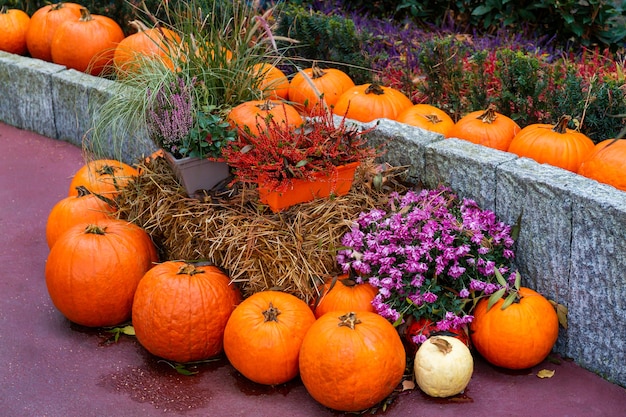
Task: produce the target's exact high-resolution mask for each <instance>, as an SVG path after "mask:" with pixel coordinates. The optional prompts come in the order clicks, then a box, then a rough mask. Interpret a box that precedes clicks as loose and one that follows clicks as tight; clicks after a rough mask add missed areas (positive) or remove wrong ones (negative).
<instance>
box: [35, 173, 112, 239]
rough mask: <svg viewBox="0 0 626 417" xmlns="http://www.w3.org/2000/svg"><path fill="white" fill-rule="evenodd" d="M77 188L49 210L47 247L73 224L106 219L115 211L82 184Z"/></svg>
mask: <svg viewBox="0 0 626 417" xmlns="http://www.w3.org/2000/svg"><path fill="white" fill-rule="evenodd" d="M77 188H78V195H76V196H71V197H65V198H64V199H62V200H60V201H59V202H57V203H56V204H55V205H54V206H53V207H52V210H50V214H49V215H48V221H47V222H46V241H47V242H48V248H52V246H53V245H54V242H56V241H57V239H58V238H59V236H61V234H63V232H65V231H66V230H67V229H69V228H70V227H72V226H74V225H75V224H78V223H89V222H93V221H97V220H100V219H108V218H110V215H111V213H114V212H115V207H113V206H111V205H110V204H109V203H108V202H106V201H104V200H103V199H102V198H100V197H98V196H96V195H95V194H92V193H91V192H90V191H89V190H88V189H87V188H85V187H84V186H82V185H81V186H78V187H77Z"/></svg>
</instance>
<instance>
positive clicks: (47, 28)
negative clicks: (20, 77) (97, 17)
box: [26, 2, 82, 62]
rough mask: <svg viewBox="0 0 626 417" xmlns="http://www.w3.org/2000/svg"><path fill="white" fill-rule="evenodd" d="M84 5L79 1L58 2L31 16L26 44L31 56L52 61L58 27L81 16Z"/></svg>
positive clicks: (40, 9) (38, 10) (42, 8)
mask: <svg viewBox="0 0 626 417" xmlns="http://www.w3.org/2000/svg"><path fill="white" fill-rule="evenodd" d="M80 9H82V6H81V5H80V4H77V3H63V2H61V3H56V4H49V5H47V6H43V7H41V8H39V9H37V11H36V12H35V13H33V15H32V16H31V17H30V24H29V25H28V31H27V32H26V46H27V47H28V52H29V53H30V56H32V57H33V58H37V59H42V60H44V61H48V62H52V54H51V52H50V45H51V44H52V37H53V36H54V33H55V32H56V30H57V28H58V27H59V26H60V25H61V24H62V23H63V22H65V21H66V20H76V19H79V18H80Z"/></svg>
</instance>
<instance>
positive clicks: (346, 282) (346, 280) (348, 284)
mask: <svg viewBox="0 0 626 417" xmlns="http://www.w3.org/2000/svg"><path fill="white" fill-rule="evenodd" d="M339 281H341V283H342V284H343V285H345V286H346V287H354V286H355V285H356V281H355V280H353V279H352V278H344V279H341V280H339Z"/></svg>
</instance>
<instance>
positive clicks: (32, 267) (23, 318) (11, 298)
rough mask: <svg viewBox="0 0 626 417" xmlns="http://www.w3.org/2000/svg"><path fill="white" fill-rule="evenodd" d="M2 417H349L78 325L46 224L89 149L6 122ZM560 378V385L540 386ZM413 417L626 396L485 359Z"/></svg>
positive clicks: (296, 390)
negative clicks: (50, 267)
mask: <svg viewBox="0 0 626 417" xmlns="http://www.w3.org/2000/svg"><path fill="white" fill-rule="evenodd" d="M0 149H1V152H0V264H1V265H3V268H2V273H1V274H0V357H1V358H2V364H1V366H0V416H7V417H31V416H32V417H43V416H48V417H57V416H58V417H90V416H97V417H108V416H125V417H126V416H128V417H131V416H168V415H172V416H173V415H182V416H212V417H221V416H228V417H232V416H261V417H282V416H285V417H299V416H314V417H325V416H341V415H343V414H342V413H338V412H334V411H332V410H329V409H326V408H324V407H323V406H321V405H319V404H318V403H316V402H315V401H314V400H313V399H312V398H311V397H309V396H308V394H307V392H306V390H305V389H304V387H303V385H302V383H301V382H300V381H299V380H297V379H296V380H294V381H292V382H290V383H288V384H284V385H281V386H278V387H264V386H260V385H256V384H253V383H250V382H248V381H246V380H245V379H244V378H243V377H242V376H241V375H239V374H238V373H237V372H236V371H235V370H234V369H233V368H232V367H231V366H230V365H229V364H228V363H227V362H226V361H225V360H224V359H220V360H217V361H215V362H213V363H210V364H205V365H203V366H200V367H199V368H198V369H197V370H198V371H199V372H198V374H196V375H194V376H182V375H180V374H178V373H177V372H176V371H174V370H173V369H171V368H170V367H169V366H168V365H167V364H165V363H163V362H159V360H158V359H157V358H154V357H152V356H150V355H149V354H147V353H146V352H145V350H143V348H142V347H141V346H139V345H138V343H137V342H136V340H134V339H133V338H130V337H122V338H121V339H120V341H119V342H118V343H109V342H108V338H109V337H110V334H108V333H106V332H104V331H98V330H87V329H84V328H79V327H77V326H74V325H72V324H71V323H70V322H68V321H67V320H65V319H64V318H63V317H62V316H61V314H60V313H58V312H57V311H56V310H55V308H54V306H53V305H52V303H51V301H50V299H49V297H48V294H47V290H46V287H45V281H44V272H43V271H44V265H45V262H46V257H47V254H48V248H47V245H46V240H45V224H46V220H47V216H48V213H49V211H50V209H51V208H52V206H53V205H54V204H55V203H56V202H57V201H59V200H60V199H62V198H64V197H65V196H66V195H67V191H68V187H69V183H70V178H71V175H72V174H73V173H74V172H75V171H76V170H77V169H78V168H79V167H80V166H82V164H83V160H82V157H81V152H80V149H78V148H77V147H75V146H73V145H70V144H68V143H64V142H59V141H56V140H51V139H47V138H44V137H41V136H38V135H35V134H32V133H30V132H25V131H21V130H18V129H15V128H12V127H9V126H6V125H4V124H1V123H0ZM541 369H551V370H555V371H556V372H555V374H554V376H553V377H552V378H550V379H540V378H538V377H537V376H536V374H537V372H538V371H539V370H541ZM376 414H377V415H384V416H389V417H396V416H402V417H407V416H408V417H410V416H429V417H446V416H465V417H472V416H481V417H482V416H498V417H500V416H520V417H522V416H550V417H564V416H576V417H578V416H580V417H593V416H607V417H613V416H615V417H623V416H626V390H624V389H623V388H622V387H619V386H617V385H614V384H611V383H609V382H607V381H605V380H603V379H602V378H601V377H599V376H597V375H595V374H593V373H592V372H589V371H586V370H584V369H582V368H580V367H578V366H576V365H575V364H574V363H572V362H570V361H561V362H560V364H555V363H552V362H551V361H546V362H544V363H542V364H540V365H538V366H536V367H534V368H532V369H529V370H526V371H522V372H507V371H503V370H500V369H496V368H494V367H492V366H490V365H488V364H486V363H485V362H484V361H483V360H481V359H480V358H476V366H475V371H474V376H473V377H472V380H471V382H470V384H469V386H468V388H467V391H466V393H465V395H464V396H461V397H457V398H455V399H452V400H434V399H430V398H428V397H426V396H425V395H423V394H422V393H421V392H420V391H419V390H414V391H405V392H403V393H400V394H399V395H398V397H397V398H396V399H395V401H394V402H393V403H392V404H391V405H390V406H389V408H388V409H387V411H386V412H384V413H383V412H382V411H379V412H378V413H376Z"/></svg>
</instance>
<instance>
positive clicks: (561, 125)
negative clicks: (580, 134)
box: [552, 114, 572, 133]
mask: <svg viewBox="0 0 626 417" xmlns="http://www.w3.org/2000/svg"><path fill="white" fill-rule="evenodd" d="M570 120H572V116H570V115H568V114H564V115H563V116H561V118H560V119H559V121H558V122H556V124H555V125H554V127H553V128H552V131H554V132H556V133H566V132H567V124H568V123H569V121H570Z"/></svg>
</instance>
